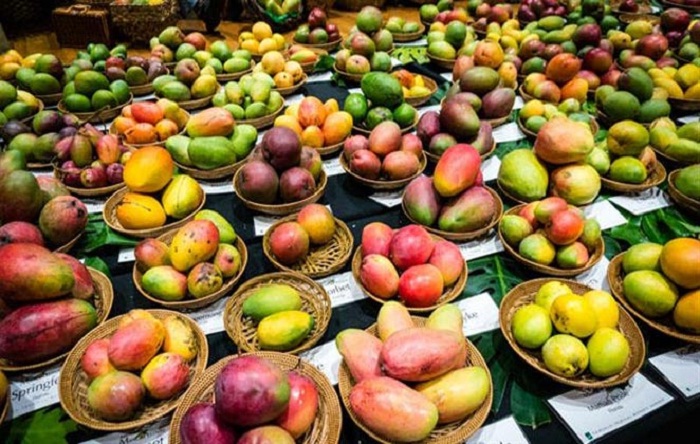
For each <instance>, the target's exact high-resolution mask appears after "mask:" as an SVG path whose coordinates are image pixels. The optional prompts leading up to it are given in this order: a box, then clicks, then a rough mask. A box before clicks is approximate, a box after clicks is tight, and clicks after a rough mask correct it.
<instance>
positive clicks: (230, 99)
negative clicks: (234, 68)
mask: <svg viewBox="0 0 700 444" xmlns="http://www.w3.org/2000/svg"><path fill="white" fill-rule="evenodd" d="M275 86H276V85H275V81H274V79H273V78H272V77H271V76H270V75H269V74H266V73H264V72H256V73H252V74H244V75H243V76H241V78H240V79H238V81H236V80H231V81H229V82H226V85H224V87H223V88H222V89H221V90H219V91H218V92H217V93H216V95H214V97H213V98H212V104H213V105H214V106H220V107H223V108H224V109H225V110H227V111H228V112H230V113H231V115H233V118H234V119H236V120H252V119H258V118H260V117H265V116H269V115H270V114H274V113H276V112H277V111H280V110H281V109H282V107H283V106H284V98H283V97H282V95H281V94H280V93H279V92H278V91H275V90H274V88H275Z"/></svg>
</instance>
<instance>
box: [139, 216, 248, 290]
mask: <svg viewBox="0 0 700 444" xmlns="http://www.w3.org/2000/svg"><path fill="white" fill-rule="evenodd" d="M236 239H237V236H236V232H235V230H234V228H233V226H232V225H231V224H230V223H229V222H228V221H227V220H226V219H225V218H224V217H223V216H221V214H219V213H218V212H216V211H214V210H201V211H199V212H198V213H197V214H196V215H195V217H194V220H191V221H189V222H187V223H186V224H185V225H183V226H182V227H180V228H178V230H177V233H176V234H175V235H174V236H173V238H172V240H171V241H170V243H169V244H166V243H165V242H163V241H161V240H158V239H154V238H148V239H144V240H142V241H140V242H139V243H138V244H137V245H136V247H135V249H134V257H135V259H136V266H137V267H138V269H139V270H140V271H141V272H142V273H143V276H142V278H141V287H142V288H143V291H145V292H146V293H147V294H149V295H150V296H153V297H154V298H156V299H160V300H163V301H182V300H185V299H200V298H203V297H205V296H208V295H210V294H213V293H216V292H217V291H219V290H220V289H221V287H222V286H223V285H224V281H227V280H229V279H231V278H233V277H234V276H236V275H238V274H239V273H240V272H241V268H242V262H241V253H240V252H239V251H238V249H237V248H236V246H235V243H236Z"/></svg>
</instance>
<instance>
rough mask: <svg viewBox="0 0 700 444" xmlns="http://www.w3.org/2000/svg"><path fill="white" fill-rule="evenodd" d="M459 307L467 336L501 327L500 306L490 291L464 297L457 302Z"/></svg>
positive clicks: (463, 329)
mask: <svg viewBox="0 0 700 444" xmlns="http://www.w3.org/2000/svg"><path fill="white" fill-rule="evenodd" d="M457 307H458V308H459V309H460V311H461V312H462V319H463V320H464V326H463V328H462V331H463V332H464V335H465V336H474V335H478V334H479V333H483V332H485V331H491V330H497V329H498V328H499V323H498V306H497V305H496V302H495V301H494V300H493V298H492V297H491V295H490V294H489V293H480V294H477V295H476V296H472V297H470V298H466V299H463V300H461V301H459V302H458V303H457Z"/></svg>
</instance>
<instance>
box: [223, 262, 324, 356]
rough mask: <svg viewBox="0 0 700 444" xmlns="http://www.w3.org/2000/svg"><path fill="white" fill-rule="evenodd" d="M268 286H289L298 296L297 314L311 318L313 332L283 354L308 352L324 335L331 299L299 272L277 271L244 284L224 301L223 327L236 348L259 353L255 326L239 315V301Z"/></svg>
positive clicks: (319, 286) (241, 314) (241, 311)
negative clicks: (298, 310)
mask: <svg viewBox="0 0 700 444" xmlns="http://www.w3.org/2000/svg"><path fill="white" fill-rule="evenodd" d="M269 284H286V285H289V286H291V287H293V288H294V289H295V290H297V292H298V293H299V296H300V297H301V301H302V306H301V311H304V312H306V313H309V314H310V315H311V316H312V317H313V319H314V325H313V329H312V330H311V332H310V333H309V335H308V336H307V337H306V338H305V339H304V340H303V341H302V342H301V343H300V344H299V345H297V346H296V347H294V348H293V349H291V350H286V351H285V353H289V354H290V355H295V354H298V353H301V352H303V351H305V350H308V349H310V348H311V347H313V346H314V345H316V343H317V342H318V340H319V339H321V337H322V336H323V335H324V334H325V333H326V330H327V329H328V324H329V322H330V320H331V312H332V309H331V299H330V297H328V293H326V290H325V289H324V288H323V287H322V286H321V284H319V283H317V282H315V281H313V280H312V279H311V278H309V277H306V276H304V275H301V274H299V273H291V272H278V273H269V274H264V275H261V276H258V277H255V278H253V279H250V280H248V281H246V282H245V283H244V284H243V285H241V286H240V287H239V288H238V290H236V292H235V293H233V295H232V296H231V297H230V298H229V299H228V301H226V308H225V309H224V314H223V316H224V328H225V329H226V333H227V334H228V335H229V337H230V338H231V340H233V342H234V343H235V344H236V346H237V347H238V348H239V349H240V350H243V351H246V352H254V351H260V345H259V343H258V333H257V323H256V322H255V321H254V320H253V319H251V318H249V317H247V316H244V315H243V302H245V300H246V299H248V297H250V296H251V295H252V294H253V293H254V292H255V291H256V290H258V289H259V288H261V287H264V286H266V285H269Z"/></svg>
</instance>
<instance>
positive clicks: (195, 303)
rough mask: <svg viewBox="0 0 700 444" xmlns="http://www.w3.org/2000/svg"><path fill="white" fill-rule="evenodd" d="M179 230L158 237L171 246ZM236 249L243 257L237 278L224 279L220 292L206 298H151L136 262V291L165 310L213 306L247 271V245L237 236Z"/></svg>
mask: <svg viewBox="0 0 700 444" xmlns="http://www.w3.org/2000/svg"><path fill="white" fill-rule="evenodd" d="M177 231H178V229H177V228H176V229H174V230H171V231H169V232H167V233H165V234H163V235H161V236H159V237H158V240H159V241H162V242H165V243H166V244H168V245H170V243H171V241H172V240H173V237H174V236H175V233H177ZM234 246H235V247H236V249H237V250H238V253H239V254H240V255H241V268H240V270H238V273H236V275H235V276H232V277H230V278H225V279H224V284H223V285H222V286H221V288H220V289H219V290H218V291H215V292H214V293H212V294H208V295H206V296H204V297H201V298H198V299H196V298H194V297H192V296H191V295H190V294H189V293H188V294H187V295H186V296H185V299H183V300H181V301H164V300H162V299H158V298H157V297H154V296H151V295H150V294H148V292H146V290H144V289H143V287H142V286H141V282H142V279H143V273H142V271H141V270H140V269H139V267H138V266H137V265H136V262H134V268H133V270H132V272H131V277H132V279H133V281H134V286H135V287H136V289H137V290H138V291H139V293H141V294H142V295H143V297H145V298H146V299H148V300H149V301H151V302H154V303H156V304H158V305H161V306H163V307H164V308H168V309H171V310H182V309H193V308H202V307H206V306H207V305H211V304H213V303H214V302H216V301H218V300H219V299H221V298H222V297H223V296H224V295H225V294H227V293H229V292H230V291H231V290H232V289H233V287H234V286H235V285H236V284H237V283H238V281H240V279H241V277H242V276H243V272H244V271H245V267H246V265H247V264H248V249H247V248H246V245H245V243H244V242H243V239H241V237H240V236H236V242H235V244H234Z"/></svg>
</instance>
